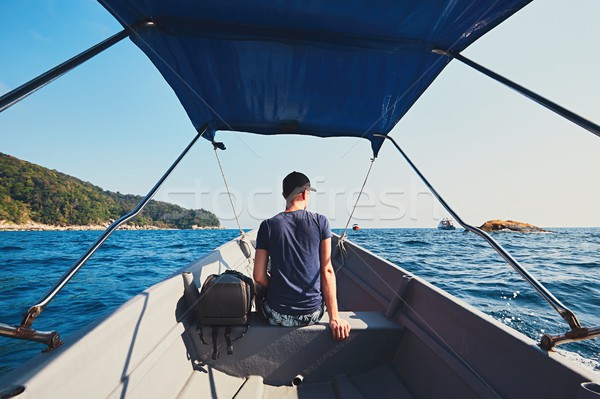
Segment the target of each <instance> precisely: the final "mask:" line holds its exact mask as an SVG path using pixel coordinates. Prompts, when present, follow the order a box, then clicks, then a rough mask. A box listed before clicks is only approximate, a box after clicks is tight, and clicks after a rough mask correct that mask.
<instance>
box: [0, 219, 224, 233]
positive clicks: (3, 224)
mask: <svg viewBox="0 0 600 399" xmlns="http://www.w3.org/2000/svg"><path fill="white" fill-rule="evenodd" d="M108 226H110V223H104V224H88V225H82V226H80V225H70V226H54V225H50V224H43V223H37V222H33V221H29V222H26V223H22V224H15V223H11V222H7V221H5V220H0V231H87V230H106V228H107V227H108ZM222 229H224V227H211V226H208V227H202V226H193V227H192V230H222ZM119 230H177V229H173V228H162V227H157V226H136V225H129V224H124V225H122V226H120V227H119Z"/></svg>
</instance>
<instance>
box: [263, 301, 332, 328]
mask: <svg viewBox="0 0 600 399" xmlns="http://www.w3.org/2000/svg"><path fill="white" fill-rule="evenodd" d="M260 309H261V311H262V314H263V316H265V319H267V321H268V322H269V324H271V325H273V326H282V327H302V326H308V325H310V324H316V323H318V322H319V320H321V317H323V313H324V311H323V305H321V307H320V308H319V309H317V310H315V311H314V312H312V313H309V314H298V315H291V314H283V313H279V312H277V311H275V310H273V309H271V307H270V306H269V305H267V303H266V301H264V300H263V301H261V303H260Z"/></svg>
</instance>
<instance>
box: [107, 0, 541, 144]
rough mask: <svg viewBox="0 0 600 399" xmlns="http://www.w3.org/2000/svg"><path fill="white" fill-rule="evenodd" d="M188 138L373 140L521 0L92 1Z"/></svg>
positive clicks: (523, 2) (523, 0)
mask: <svg viewBox="0 0 600 399" xmlns="http://www.w3.org/2000/svg"><path fill="white" fill-rule="evenodd" d="M99 1H100V3H102V4H103V5H104V7H105V8H106V9H107V10H108V11H110V12H111V13H112V14H113V15H114V16H115V17H116V18H117V19H118V20H119V22H121V23H122V24H123V25H124V26H130V25H133V24H135V23H138V22H141V21H152V22H153V24H151V25H150V26H148V27H146V28H142V29H138V30H136V32H135V33H134V34H132V35H131V39H132V40H133V42H134V43H135V44H136V45H137V46H139V47H140V48H141V49H142V50H143V51H144V52H145V53H146V55H147V56H148V57H149V58H150V59H151V60H152V62H153V63H154V65H155V66H156V67H157V68H158V70H159V71H160V72H161V73H162V75H163V76H164V78H165V79H166V81H167V82H168V83H169V84H170V85H171V87H172V88H173V90H174V91H175V94H176V95H177V97H178V98H179V100H180V101H181V103H182V104H183V107H184V108H185V110H186V112H187V114H188V115H189V117H190V119H191V121H192V123H193V124H194V126H195V128H196V129H198V130H200V129H204V128H205V127H206V126H208V128H209V131H208V134H206V135H205V137H206V138H208V139H209V140H213V139H214V132H215V131H217V130H236V131H244V132H253V133H260V134H281V133H294V134H306V135H313V136H319V137H333V136H354V137H364V138H366V139H368V140H370V141H371V145H372V148H373V152H374V154H375V155H377V152H378V151H379V148H380V146H381V144H382V140H381V139H378V138H376V137H373V134H374V133H380V134H387V133H388V132H389V131H390V130H391V129H392V128H393V127H394V126H395V125H396V123H398V121H399V120H400V119H401V118H402V117H403V116H404V115H405V114H406V112H407V111H408V109H409V108H410V107H411V106H412V105H413V104H414V103H415V101H417V99H418V98H419V96H420V95H421V94H422V93H423V92H424V91H425V90H426V89H427V87H428V86H429V85H430V84H431V82H432V81H433V80H434V79H435V78H436V76H437V75H438V74H439V73H440V72H441V71H442V69H443V68H444V67H445V66H446V65H447V64H448V62H449V59H448V57H446V56H443V55H438V54H435V53H432V50H433V49H437V48H439V49H443V50H452V51H455V52H460V51H462V50H463V49H465V48H466V47H467V46H469V45H470V44H471V43H473V42H474V41H475V40H477V39H478V38H479V37H481V36H482V35H483V34H485V33H486V32H488V31H489V30H490V29H492V28H493V27H495V26H496V25H497V24H499V23H500V22H502V21H503V20H505V19H506V18H508V17H509V16H511V15H512V14H513V13H515V12H516V11H518V10H519V9H521V8H522V7H524V6H525V5H526V4H527V3H529V2H530V1H531V0H500V1H491V0H391V1H366V0H327V1H324V0H312V1H311V0H303V1H269V0H243V1H240V0H235V1H225V0H219V1H199V0H188V1H183V0H182V1H167V0H137V1H136V0H99Z"/></svg>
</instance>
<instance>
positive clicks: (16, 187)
mask: <svg viewBox="0 0 600 399" xmlns="http://www.w3.org/2000/svg"><path fill="white" fill-rule="evenodd" d="M142 198H143V197H142V196H139V195H130V194H121V193H118V192H117V193H115V192H111V191H106V190H103V189H102V188H100V187H98V186H95V185H93V184H91V183H88V182H84V181H82V180H79V179H77V178H75V177H72V176H69V175H66V174H64V173H60V172H58V171H56V170H50V169H47V168H44V167H42V166H39V165H36V164H33V163H30V162H26V161H23V160H20V159H18V158H15V157H13V156H10V155H6V154H3V153H0V225H3V226H10V225H12V226H17V227H18V226H25V225H28V224H29V225H32V224H33V225H36V224H39V225H40V226H47V227H57V228H61V227H63V228H64V227H69V226H96V227H104V226H107V225H108V224H109V223H110V222H111V221H113V220H116V219H118V218H120V217H121V216H123V215H124V214H126V213H128V212H129V211H131V210H132V209H133V208H134V207H135V206H136V205H137V204H138V202H139V201H140V200H141V199H142ZM127 225H128V226H129V227H130V228H138V229H143V228H162V229H194V228H219V227H220V223H219V219H218V218H217V217H216V215H215V214H213V213H212V212H209V211H207V210H205V209H185V208H182V207H180V206H178V205H174V204H169V203H166V202H161V201H154V200H152V201H150V202H149V203H148V204H147V205H146V207H145V208H144V210H143V211H142V212H141V213H140V214H139V215H138V216H136V217H135V218H134V219H132V220H130V221H129V222H128V223H127Z"/></svg>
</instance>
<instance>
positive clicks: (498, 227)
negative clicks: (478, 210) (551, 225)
mask: <svg viewBox="0 0 600 399" xmlns="http://www.w3.org/2000/svg"><path fill="white" fill-rule="evenodd" d="M480 229H481V230H483V231H486V232H488V233H489V232H492V231H516V232H520V233H547V232H548V231H547V230H544V229H542V228H541V227H537V226H534V225H532V224H529V223H523V222H517V221H515V220H488V221H487V222H485V223H484V224H482V225H481V227H480Z"/></svg>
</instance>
